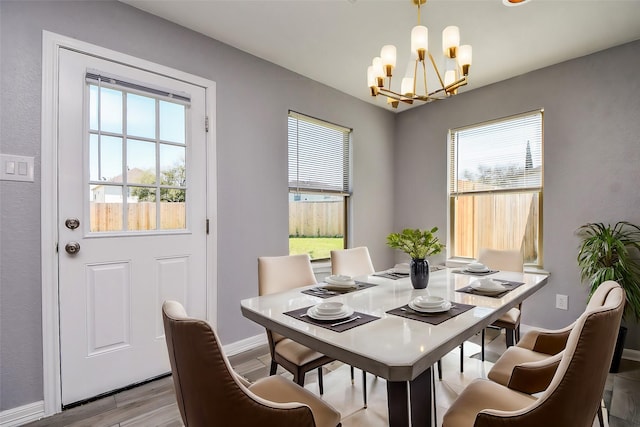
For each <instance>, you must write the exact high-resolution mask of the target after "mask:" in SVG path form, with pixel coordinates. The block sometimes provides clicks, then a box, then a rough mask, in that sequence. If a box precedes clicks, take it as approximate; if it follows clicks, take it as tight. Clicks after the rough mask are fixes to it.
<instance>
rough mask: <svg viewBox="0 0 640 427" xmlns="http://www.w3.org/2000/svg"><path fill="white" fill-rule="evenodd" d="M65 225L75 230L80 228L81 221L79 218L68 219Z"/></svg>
mask: <svg viewBox="0 0 640 427" xmlns="http://www.w3.org/2000/svg"><path fill="white" fill-rule="evenodd" d="M64 225H65V226H66V227H67V228H68V229H69V230H75V229H76V228H78V227H80V221H79V220H78V218H67V220H66V221H65V222H64Z"/></svg>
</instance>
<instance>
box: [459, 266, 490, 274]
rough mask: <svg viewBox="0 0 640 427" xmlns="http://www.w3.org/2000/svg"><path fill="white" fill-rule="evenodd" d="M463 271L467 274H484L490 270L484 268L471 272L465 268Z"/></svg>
mask: <svg viewBox="0 0 640 427" xmlns="http://www.w3.org/2000/svg"><path fill="white" fill-rule="evenodd" d="M464 271H466V272H467V273H486V272H488V271H491V270H489V269H488V268H486V267H485V268H484V269H482V270H472V269H470V268H465V269H464Z"/></svg>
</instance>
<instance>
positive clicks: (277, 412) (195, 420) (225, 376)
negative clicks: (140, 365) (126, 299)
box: [162, 301, 341, 427]
mask: <svg viewBox="0 0 640 427" xmlns="http://www.w3.org/2000/svg"><path fill="white" fill-rule="evenodd" d="M162 319H163V322H164V330H165V338H166V341H167V349H168V351H169V360H170V362H171V372H172V373H173V382H174V386H175V392H176V400H177V402H178V408H179V409H180V415H181V416H182V421H183V422H184V425H185V426H187V427H216V426H220V427H222V426H224V427H227V426H236V427H254V426H272V427H280V426H289V425H290V426H305V427H335V426H340V425H341V424H340V413H339V412H338V411H336V410H335V409H334V408H333V407H331V406H330V405H329V404H328V403H326V402H324V401H322V400H321V399H319V398H317V397H316V396H315V395H314V394H313V393H311V392H310V391H309V390H306V389H304V388H302V387H300V386H298V385H297V384H295V383H293V382H291V381H289V380H287V379H286V378H283V377H281V376H279V375H278V376H274V377H267V378H263V379H260V380H258V381H256V382H255V383H254V384H250V383H248V382H247V381H246V380H244V379H243V378H241V377H240V376H238V375H237V374H236V373H235V372H234V371H233V369H232V368H231V365H230V364H229V361H228V360H227V358H226V356H225V355H224V353H223V352H222V349H221V347H220V344H219V339H218V336H217V334H216V332H215V331H214V330H213V329H212V328H211V326H210V325H209V324H208V323H207V322H205V321H203V320H199V319H193V318H190V317H188V316H187V314H186V313H185V310H184V308H183V307H182V305H181V304H180V303H178V302H176V301H165V302H164V304H163V305H162Z"/></svg>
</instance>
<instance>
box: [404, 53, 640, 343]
mask: <svg viewBox="0 0 640 427" xmlns="http://www.w3.org/2000/svg"><path fill="white" fill-rule="evenodd" d="M638 67H640V41H636V42H634V43H630V44H626V45H623V46H619V47H616V48H613V49H609V50H606V51H603V52H599V53H596V54H593V55H589V56H585V57H582V58H579V59H576V60H573V61H568V62H565V63H562V64H558V65H555V66H552V67H549V68H545V69H541V70H538V71H535V72H531V73H528V74H526V75H523V76H519V77H517V78H513V79H510V80H507V81H503V82H500V83H497V84H494V85H491V86H487V87H484V88H480V89H477V90H474V91H470V92H468V93H465V94H461V95H459V96H457V97H455V98H453V99H451V100H448V101H447V102H442V103H437V104H432V105H426V106H424V107H421V108H418V109H414V110H410V111H407V112H404V113H401V114H400V115H399V116H398V117H397V120H396V129H397V133H396V137H395V141H396V157H395V162H396V163H395V171H396V172H395V174H394V176H395V184H394V185H395V190H396V191H395V195H396V206H406V205H408V204H411V206H413V209H397V210H396V212H395V214H394V223H395V225H396V228H400V227H403V226H405V225H413V226H415V225H424V226H434V225H437V226H438V227H440V229H441V230H446V227H447V193H446V184H447V162H446V160H447V131H448V129H450V128H456V127H460V126H464V125H470V124H474V123H478V122H482V121H486V120H492V119H496V118H500V117H505V116H509V115H512V114H516V113H520V112H525V111H531V110H535V109H540V108H544V200H543V203H544V206H543V215H544V219H543V221H544V235H543V238H544V268H545V269H546V270H547V271H549V272H550V273H551V277H550V279H549V283H548V285H547V286H546V287H545V288H543V289H542V290H541V291H540V292H538V293H537V294H536V295H534V296H533V297H531V298H529V299H528V300H527V301H526V302H525V304H524V305H523V318H522V322H523V323H526V324H528V325H536V326H541V327H548V328H556V327H560V326H563V325H566V324H568V323H570V322H572V321H573V320H574V319H575V318H576V317H578V316H579V315H580V313H582V311H583V310H584V308H585V305H586V298H587V289H586V287H585V286H581V285H580V280H579V275H578V268H577V265H576V255H577V247H578V245H579V239H578V238H577V237H576V236H575V234H574V232H575V230H576V229H577V228H578V227H579V226H580V225H582V224H584V223H586V222H616V221H619V220H627V221H630V222H633V223H635V224H640V192H639V191H638V182H640V120H638V119H639V118H640V96H638V94H640V77H639V76H638V73H637V70H638ZM471 79H473V75H472V76H471ZM558 293H559V294H565V295H568V296H569V310H568V311H564V310H558V309H556V308H555V295H556V294H558ZM630 327H631V328H630V332H629V334H628V336H627V343H626V347H627V348H632V349H640V334H639V332H640V330H639V329H638V328H637V325H636V324H631V325H630Z"/></svg>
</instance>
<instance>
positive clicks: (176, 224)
mask: <svg viewBox="0 0 640 427" xmlns="http://www.w3.org/2000/svg"><path fill="white" fill-rule="evenodd" d="M185 197H186V191H185V190H179V189H175V188H161V189H160V229H162V230H177V229H183V228H186V227H187V223H186V219H187V212H186V209H185V208H186V204H185V202H186V199H185Z"/></svg>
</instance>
